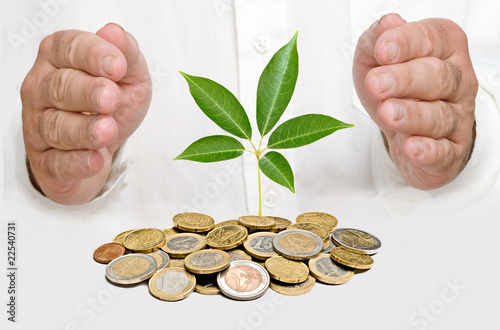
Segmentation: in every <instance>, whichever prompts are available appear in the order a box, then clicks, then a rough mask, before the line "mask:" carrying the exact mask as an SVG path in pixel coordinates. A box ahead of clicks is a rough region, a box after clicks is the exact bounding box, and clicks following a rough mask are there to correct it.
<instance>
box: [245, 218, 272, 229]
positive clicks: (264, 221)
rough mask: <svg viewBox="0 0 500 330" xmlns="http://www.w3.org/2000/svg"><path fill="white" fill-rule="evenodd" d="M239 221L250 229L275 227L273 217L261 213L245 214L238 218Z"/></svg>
mask: <svg viewBox="0 0 500 330" xmlns="http://www.w3.org/2000/svg"><path fill="white" fill-rule="evenodd" d="M238 223H239V224H240V225H242V226H245V227H247V228H249V229H261V230H266V229H271V228H273V227H274V223H275V222H274V220H273V218H272V217H265V216H260V215H245V216H242V217H239V218H238Z"/></svg>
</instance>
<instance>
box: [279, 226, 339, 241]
mask: <svg viewBox="0 0 500 330" xmlns="http://www.w3.org/2000/svg"><path fill="white" fill-rule="evenodd" d="M287 229H303V230H307V231H310V232H311V233H315V234H316V235H318V236H319V237H320V238H321V240H322V241H323V242H326V241H327V240H328V237H329V232H328V230H326V228H325V227H323V226H321V225H318V224H317V223H313V222H299V223H293V224H291V225H290V226H288V227H287Z"/></svg>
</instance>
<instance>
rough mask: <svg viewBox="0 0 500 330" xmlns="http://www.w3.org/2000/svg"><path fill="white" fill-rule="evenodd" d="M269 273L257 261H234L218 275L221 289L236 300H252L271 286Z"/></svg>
mask: <svg viewBox="0 0 500 330" xmlns="http://www.w3.org/2000/svg"><path fill="white" fill-rule="evenodd" d="M269 281H270V277H269V273H268V272H267V271H266V269H265V268H264V267H262V266H261V265H259V264H258V263H256V262H253V261H248V260H237V261H232V262H231V263H230V264H229V267H228V268H226V269H225V270H224V271H222V272H220V273H219V274H218V275H217V284H218V286H219V289H220V291H221V292H222V293H223V294H224V295H225V296H227V297H229V298H231V299H235V300H252V299H257V298H259V297H261V296H262V295H263V294H264V293H265V292H266V290H267V288H268V287H269Z"/></svg>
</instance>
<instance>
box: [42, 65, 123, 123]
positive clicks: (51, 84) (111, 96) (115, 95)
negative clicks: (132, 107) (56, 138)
mask: <svg viewBox="0 0 500 330" xmlns="http://www.w3.org/2000/svg"><path fill="white" fill-rule="evenodd" d="M40 85H41V86H40V88H39V89H38V90H37V92H38V94H39V97H38V98H37V99H39V100H41V101H42V106H41V107H43V108H52V107H53V108H57V109H61V110H67V111H78V112H83V111H88V112H96V113H102V114H109V113H111V112H113V111H115V110H116V109H117V108H118V107H119V106H120V104H121V91H120V88H119V87H118V86H117V85H116V84H115V83H114V82H113V81H111V80H109V79H107V78H103V77H94V76H91V75H90V74H88V73H86V72H83V71H79V70H74V69H59V70H55V71H52V72H51V73H49V74H47V75H46V76H45V77H44V79H43V84H40Z"/></svg>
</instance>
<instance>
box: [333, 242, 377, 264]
mask: <svg viewBox="0 0 500 330" xmlns="http://www.w3.org/2000/svg"><path fill="white" fill-rule="evenodd" d="M330 256H331V258H332V259H333V260H335V261H336V262H338V263H340V264H342V265H345V266H347V267H352V268H356V269H370V268H371V267H372V265H373V259H372V257H370V256H369V255H367V254H360V253H356V252H353V251H350V250H346V249H345V248H344V247H336V248H334V249H333V250H332V251H331V252H330Z"/></svg>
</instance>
